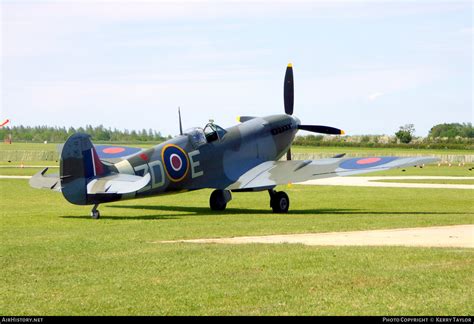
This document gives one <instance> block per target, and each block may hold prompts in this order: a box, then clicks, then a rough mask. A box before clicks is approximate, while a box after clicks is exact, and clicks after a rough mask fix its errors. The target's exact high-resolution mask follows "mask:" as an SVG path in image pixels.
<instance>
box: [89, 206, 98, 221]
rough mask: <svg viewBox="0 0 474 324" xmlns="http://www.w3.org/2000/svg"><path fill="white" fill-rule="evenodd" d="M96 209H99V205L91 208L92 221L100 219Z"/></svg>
mask: <svg viewBox="0 0 474 324" xmlns="http://www.w3.org/2000/svg"><path fill="white" fill-rule="evenodd" d="M97 207H99V205H94V208H92V211H91V217H92V218H93V219H99V218H100V212H99V210H98V209H97Z"/></svg>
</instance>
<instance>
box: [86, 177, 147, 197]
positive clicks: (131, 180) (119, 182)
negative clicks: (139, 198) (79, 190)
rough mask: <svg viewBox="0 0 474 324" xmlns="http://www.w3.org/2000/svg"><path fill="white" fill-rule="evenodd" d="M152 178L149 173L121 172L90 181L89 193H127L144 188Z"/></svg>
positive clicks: (88, 184)
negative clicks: (132, 173)
mask: <svg viewBox="0 0 474 324" xmlns="http://www.w3.org/2000/svg"><path fill="white" fill-rule="evenodd" d="M150 179H151V176H150V174H149V173H147V174H145V175H144V176H143V177H140V176H135V175H130V174H121V173H117V174H111V175H108V176H104V177H100V178H95V179H92V180H91V181H89V182H88V183H87V194H88V195H95V194H127V193H131V192H135V191H138V190H140V189H142V188H143V187H145V186H146V185H148V183H149V182H150Z"/></svg>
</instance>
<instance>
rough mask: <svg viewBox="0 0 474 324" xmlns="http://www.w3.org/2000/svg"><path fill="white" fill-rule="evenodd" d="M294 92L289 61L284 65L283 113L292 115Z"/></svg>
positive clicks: (291, 67)
mask: <svg viewBox="0 0 474 324" xmlns="http://www.w3.org/2000/svg"><path fill="white" fill-rule="evenodd" d="M294 93H295V88H294V84H293V66H292V65H291V63H289V64H288V66H287V67H286V73H285V84H284V86H283V100H284V102H285V113H286V114H287V115H293V104H294Z"/></svg>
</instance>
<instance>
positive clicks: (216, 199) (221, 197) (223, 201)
mask: <svg viewBox="0 0 474 324" xmlns="http://www.w3.org/2000/svg"><path fill="white" fill-rule="evenodd" d="M231 199H232V196H231V194H230V191H228V190H214V191H213V192H212V194H211V198H210V199H209V205H210V207H211V209H212V210H225V208H226V206H227V203H228V202H229V201H230V200H231Z"/></svg>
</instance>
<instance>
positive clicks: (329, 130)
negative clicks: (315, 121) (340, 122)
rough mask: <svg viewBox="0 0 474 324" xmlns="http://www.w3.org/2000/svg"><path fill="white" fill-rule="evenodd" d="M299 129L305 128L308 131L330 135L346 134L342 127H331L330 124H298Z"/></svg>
mask: <svg viewBox="0 0 474 324" xmlns="http://www.w3.org/2000/svg"><path fill="white" fill-rule="evenodd" d="M298 129H301V130H305V131H308V132H313V133H321V134H328V135H344V134H345V132H344V131H343V130H342V129H339V128H335V127H330V126H320V125H298Z"/></svg>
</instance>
